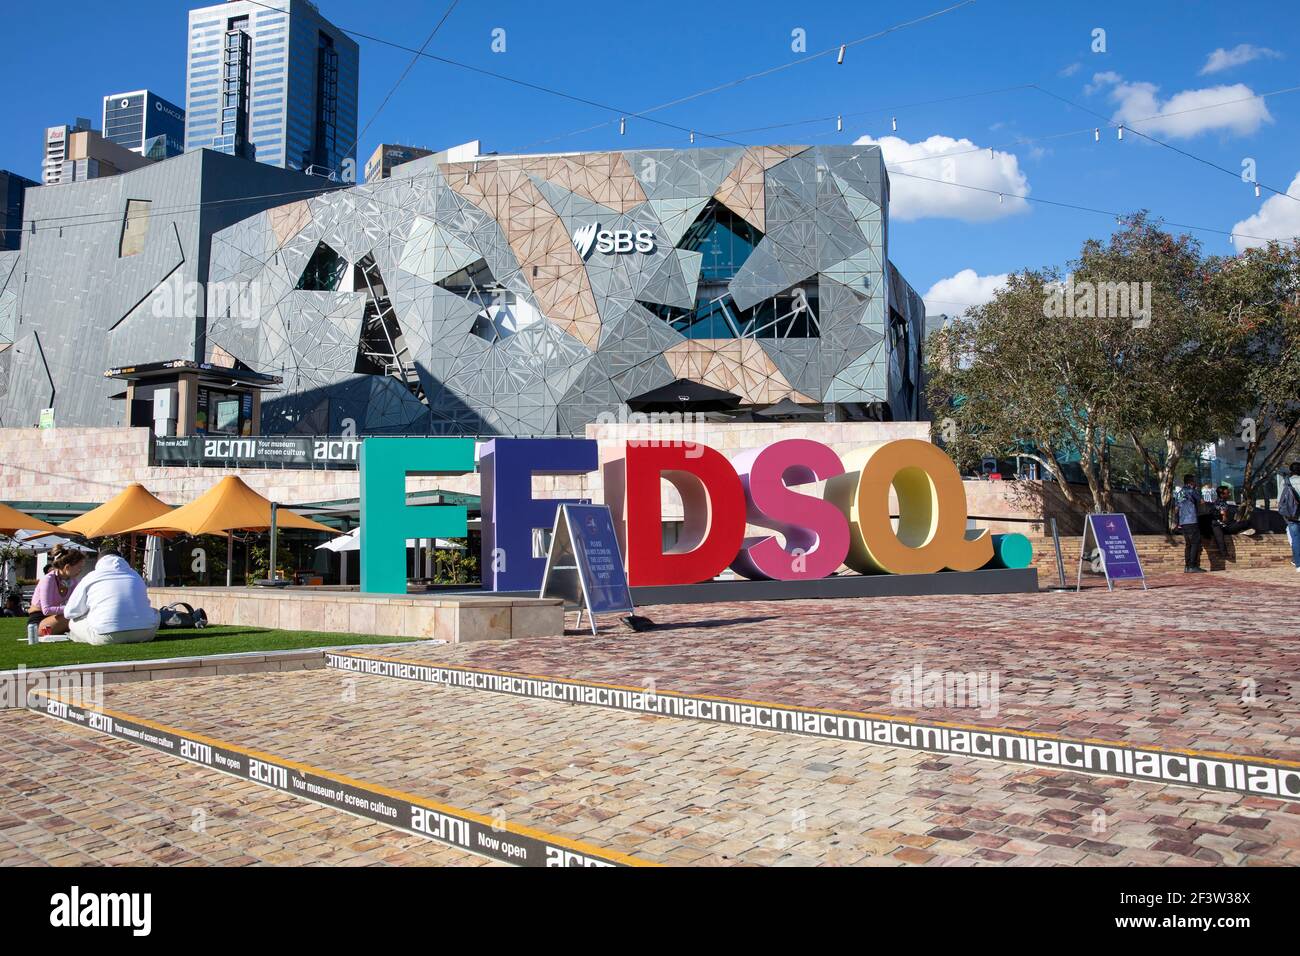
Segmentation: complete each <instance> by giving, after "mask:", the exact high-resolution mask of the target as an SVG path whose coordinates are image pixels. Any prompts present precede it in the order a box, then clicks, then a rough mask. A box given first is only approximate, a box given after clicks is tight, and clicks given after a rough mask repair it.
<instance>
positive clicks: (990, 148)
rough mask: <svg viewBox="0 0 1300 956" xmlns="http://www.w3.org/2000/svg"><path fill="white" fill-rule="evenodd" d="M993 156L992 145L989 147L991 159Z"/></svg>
mask: <svg viewBox="0 0 1300 956" xmlns="http://www.w3.org/2000/svg"><path fill="white" fill-rule="evenodd" d="M992 158H993V147H992V146H990V147H989V159H992Z"/></svg>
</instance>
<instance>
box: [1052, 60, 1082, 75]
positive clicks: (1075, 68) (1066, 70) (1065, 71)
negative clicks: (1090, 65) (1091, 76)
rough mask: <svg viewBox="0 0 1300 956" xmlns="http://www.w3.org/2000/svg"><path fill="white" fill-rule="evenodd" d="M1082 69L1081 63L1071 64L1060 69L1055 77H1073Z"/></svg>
mask: <svg viewBox="0 0 1300 956" xmlns="http://www.w3.org/2000/svg"><path fill="white" fill-rule="evenodd" d="M1082 69H1083V64H1082V63H1071V64H1070V65H1069V66H1066V67H1062V68H1061V70H1060V72H1058V73H1057V74H1056V75H1057V76H1074V74H1076V73H1078V72H1079V71H1080V70H1082Z"/></svg>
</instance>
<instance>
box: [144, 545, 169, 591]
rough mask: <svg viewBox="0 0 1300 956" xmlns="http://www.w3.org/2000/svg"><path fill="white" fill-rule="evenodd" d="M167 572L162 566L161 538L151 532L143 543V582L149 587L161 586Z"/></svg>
mask: <svg viewBox="0 0 1300 956" xmlns="http://www.w3.org/2000/svg"><path fill="white" fill-rule="evenodd" d="M166 574H167V572H166V571H165V570H164V567H163V553H162V538H160V537H159V536H158V535H156V534H151V535H149V536H148V538H146V539H145V543H144V583H145V584H147V585H149V587H151V588H160V587H162V586H163V583H164V580H165V578H166Z"/></svg>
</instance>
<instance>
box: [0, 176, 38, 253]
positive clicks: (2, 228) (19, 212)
mask: <svg viewBox="0 0 1300 956" xmlns="http://www.w3.org/2000/svg"><path fill="white" fill-rule="evenodd" d="M35 185H38V184H37V183H34V182H32V181H31V180H30V179H28V178H27V177H26V176H19V175H18V174H17V173H11V172H10V171H9V170H7V169H0V205H2V207H3V208H0V249H4V250H12V249H17V248H19V247H20V246H21V245H22V232H23V190H25V189H26V188H27V187H28V186H35Z"/></svg>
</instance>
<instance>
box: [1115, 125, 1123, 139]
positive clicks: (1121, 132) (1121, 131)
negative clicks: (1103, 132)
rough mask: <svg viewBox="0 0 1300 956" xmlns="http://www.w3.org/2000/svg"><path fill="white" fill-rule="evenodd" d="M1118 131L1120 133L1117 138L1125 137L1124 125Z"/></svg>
mask: <svg viewBox="0 0 1300 956" xmlns="http://www.w3.org/2000/svg"><path fill="white" fill-rule="evenodd" d="M1117 132H1118V135H1117V136H1116V137H1115V138H1116V139H1123V138H1124V127H1123V126H1121V127H1120V128H1119V130H1118V131H1117Z"/></svg>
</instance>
